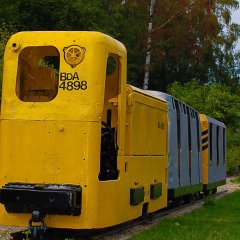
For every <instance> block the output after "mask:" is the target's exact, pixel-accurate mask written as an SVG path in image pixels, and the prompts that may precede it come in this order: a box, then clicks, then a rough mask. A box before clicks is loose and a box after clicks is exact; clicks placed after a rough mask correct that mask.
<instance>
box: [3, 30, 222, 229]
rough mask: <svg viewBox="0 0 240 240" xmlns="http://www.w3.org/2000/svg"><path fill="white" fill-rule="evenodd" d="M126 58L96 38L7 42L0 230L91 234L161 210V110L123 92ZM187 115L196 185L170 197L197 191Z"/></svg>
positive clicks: (18, 37) (151, 99)
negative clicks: (84, 231) (14, 228)
mask: <svg viewBox="0 0 240 240" xmlns="http://www.w3.org/2000/svg"><path fill="white" fill-rule="evenodd" d="M126 59H127V53H126V49H125V47H124V46H123V44H121V43H120V42H118V41H117V40H115V39H113V38H111V37H109V36H107V35H105V34H102V33H99V32H22V33H17V34H15V35H13V36H12V37H11V38H10V40H9V41H8V44H7V46H6V50H5V55H4V75H3V87H2V89H3V90H2V104H1V128H0V129H1V130H0V136H1V138H0V187H1V190H0V203H2V204H1V205H0V225H16V226H27V225H28V223H29V227H30V229H31V230H32V231H33V232H34V231H35V230H36V226H35V225H36V223H39V224H41V226H45V225H46V226H47V227H49V228H67V229H99V228H105V227H109V226H113V225H117V224H120V223H123V222H127V221H129V220H132V219H136V218H138V217H141V216H143V215H146V214H148V213H152V212H155V211H157V210H159V209H162V208H165V207H166V206H167V204H168V200H169V196H168V195H169V194H168V192H169V191H170V190H169V187H168V179H169V171H168V168H169V159H168V154H170V155H171V151H170V150H169V146H168V145H169V141H171V139H170V138H169V137H168V134H169V129H170V128H169V123H168V122H169V115H168V114H169V112H168V109H169V104H167V100H166V98H164V97H162V96H160V95H157V94H154V93H151V92H148V91H143V90H140V89H137V88H135V87H133V86H130V85H127V84H126V69H127V68H126ZM180 105H181V104H180V103H179V104H178V116H180V112H179V111H180V110H179V109H180V107H179V106H180ZM174 106H175V105H174ZM182 111H183V114H184V106H183V107H182ZM189 113H190V110H189ZM192 113H193V114H195V115H194V116H195V117H193V118H192V119H193V120H192V122H193V124H195V125H196V126H197V127H195V128H192V129H193V130H192V131H197V130H198V132H197V133H198V134H197V135H194V134H192V135H191V138H192V139H193V140H192V145H193V144H195V142H196V141H197V140H194V136H196V137H195V138H196V139H198V148H196V149H197V150H196V149H195V150H194V151H198V152H197V155H196V156H197V160H196V161H197V164H195V165H196V166H197V167H198V172H199V177H198V180H197V182H196V183H195V184H193V182H191V181H192V180H191V179H190V182H189V184H190V185H191V186H189V187H188V185H182V183H183V182H182V183H181V179H180V176H178V178H179V182H178V186H173V188H172V189H171V191H173V195H174V194H175V195H174V196H175V197H176V196H177V197H179V196H185V195H187V196H189V194H192V193H193V192H194V191H198V192H199V191H201V190H202V176H200V175H201V173H202V170H200V169H201V166H202V165H201V163H202V156H201V152H202V147H201V145H200V143H199V139H201V136H200V135H201V132H200V119H199V116H198V113H197V112H195V111H193V110H192ZM185 114H186V116H187V111H186V112H185ZM175 115H176V113H175ZM176 116H177V115H176ZM189 116H190V115H189ZM186 119H187V118H186ZM186 119H185V120H186ZM186 121H187V120H186ZM189 121H190V120H189ZM178 123H180V117H179V121H178ZM189 124H190V122H189ZM178 125H179V124H178ZM195 125H194V126H195ZM172 126H173V124H172ZM179 126H180V125H179ZM189 126H191V125H189ZM183 129H184V128H183ZM179 134H180V132H179V131H178V135H179ZM224 134H225V133H224ZM221 136H223V134H222V135H221ZM178 139H180V138H179V137H178ZM189 139H190V138H189ZM224 141H225V140H224ZM196 144H197V143H196ZM192 145H191V146H192ZM179 146H180V145H179V144H176V147H177V148H178V152H179V153H180V152H181V151H182V150H183V148H184V146H183V145H182V146H181V149H179ZM190 151H193V150H192V149H189V150H188V152H190ZM182 158H184V156H182ZM176 159H177V158H176ZM179 159H180V158H178V160H176V161H178V162H179V166H178V170H176V171H179V174H180V171H184V168H182V170H181V168H180V164H181V162H180V160H179ZM194 159H195V155H193V156H192V159H191V162H190V163H191V164H192V166H193V167H194V166H195V165H194V164H193V163H194V161H195V160H194ZM193 167H192V168H193ZM170 168H171V166H170ZM188 171H189V172H190V173H191V167H189V169H188ZM170 172H171V171H170ZM172 172H173V171H172ZM182 175H184V172H182ZM172 177H173V175H171V177H170V179H172ZM171 181H172V180H171ZM173 183H174V182H173ZM173 185H174V184H173ZM181 186H182V188H181V189H184V191H182V193H181V194H180V195H179V193H178V192H177V189H180V187H181ZM214 186H215V185H214ZM176 194H178V195H176ZM42 230H43V229H42Z"/></svg>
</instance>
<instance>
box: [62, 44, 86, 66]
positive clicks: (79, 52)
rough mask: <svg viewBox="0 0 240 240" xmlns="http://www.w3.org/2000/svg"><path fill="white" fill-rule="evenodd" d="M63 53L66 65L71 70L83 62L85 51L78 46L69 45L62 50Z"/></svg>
mask: <svg viewBox="0 0 240 240" xmlns="http://www.w3.org/2000/svg"><path fill="white" fill-rule="evenodd" d="M63 52H64V59H65V61H66V63H67V64H69V65H70V66H71V67H72V68H75V67H76V66H77V65H78V64H80V63H81V62H82V61H83V59H84V56H85V52H86V49H85V48H84V47H80V46H78V45H71V46H69V47H65V48H63Z"/></svg>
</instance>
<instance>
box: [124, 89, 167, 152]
mask: <svg viewBox="0 0 240 240" xmlns="http://www.w3.org/2000/svg"><path fill="white" fill-rule="evenodd" d="M128 104H129V105H128V110H127V129H126V150H125V153H126V154H127V155H155V156H156V155H161V156H164V155H166V151H167V125H168V122H167V111H166V109H167V106H166V104H164V103H162V102H160V101H158V100H155V99H152V98H150V97H147V96H144V95H142V94H140V93H137V92H133V93H131V94H129V95H128Z"/></svg>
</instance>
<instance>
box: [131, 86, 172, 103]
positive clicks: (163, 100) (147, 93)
mask: <svg viewBox="0 0 240 240" xmlns="http://www.w3.org/2000/svg"><path fill="white" fill-rule="evenodd" d="M128 86H129V87H130V88H131V89H132V90H133V91H135V92H139V93H142V94H144V95H146V96H149V97H152V98H156V99H158V100H161V101H162V102H164V103H167V101H166V99H164V98H163V97H161V96H159V95H156V94H153V93H151V91H148V90H142V89H140V88H137V87H134V86H132V85H128Z"/></svg>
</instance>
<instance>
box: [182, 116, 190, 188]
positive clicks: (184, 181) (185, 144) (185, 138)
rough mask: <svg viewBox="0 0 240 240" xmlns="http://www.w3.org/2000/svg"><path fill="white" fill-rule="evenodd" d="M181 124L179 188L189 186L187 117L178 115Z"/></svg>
mask: <svg viewBox="0 0 240 240" xmlns="http://www.w3.org/2000/svg"><path fill="white" fill-rule="evenodd" d="M180 124H181V150H180V186H181V187H183V186H187V185H190V176H189V161H188V156H189V152H188V131H187V129H188V119H187V116H186V115H185V114H184V113H183V112H181V113H180Z"/></svg>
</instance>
